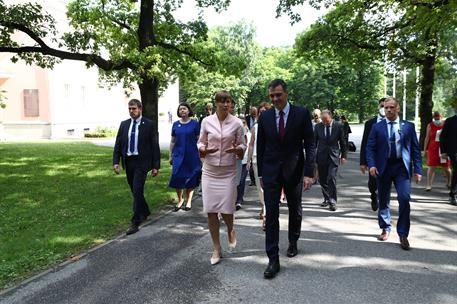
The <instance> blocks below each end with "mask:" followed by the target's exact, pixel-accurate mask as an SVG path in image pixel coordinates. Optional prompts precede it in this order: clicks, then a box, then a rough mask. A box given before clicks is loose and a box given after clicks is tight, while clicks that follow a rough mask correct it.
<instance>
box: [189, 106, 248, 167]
mask: <svg viewBox="0 0 457 304" xmlns="http://www.w3.org/2000/svg"><path fill="white" fill-rule="evenodd" d="M233 143H235V145H236V146H237V147H241V148H242V149H243V151H246V144H245V143H244V140H243V124H242V122H241V120H239V119H238V118H236V117H235V116H233V115H231V114H228V115H227V117H226V118H225V120H224V121H223V122H220V121H219V118H218V117H217V114H213V115H210V116H207V117H205V118H204V119H203V120H202V125H201V129H200V138H199V139H198V143H197V146H198V148H199V149H200V147H204V146H208V148H209V149H211V148H218V149H219V150H218V151H217V152H215V153H211V154H207V155H206V156H205V162H206V163H207V164H209V165H212V166H233V165H235V164H236V155H235V154H234V153H227V152H225V150H227V149H230V148H232V146H233Z"/></svg>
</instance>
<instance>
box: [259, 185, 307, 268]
mask: <svg viewBox="0 0 457 304" xmlns="http://www.w3.org/2000/svg"><path fill="white" fill-rule="evenodd" d="M283 187H284V192H285V194H286V199H287V207H288V208H289V243H296V242H297V241H298V239H299V238H300V231H301V220H302V204H301V197H302V191H303V181H302V180H301V181H300V182H299V183H298V184H294V185H291V184H290V183H286V182H285V181H284V180H282V178H281V179H280V180H279V181H277V182H274V183H268V184H264V188H263V191H264V197H265V208H266V222H265V228H266V229H265V250H266V252H267V255H268V258H269V260H270V261H278V260H279V245H278V244H279V204H280V202H279V200H280V196H281V189H282V188H283Z"/></svg>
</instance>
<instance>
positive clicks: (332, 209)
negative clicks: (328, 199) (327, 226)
mask: <svg viewBox="0 0 457 304" xmlns="http://www.w3.org/2000/svg"><path fill="white" fill-rule="evenodd" d="M328 209H330V211H336V204H335V203H330V204H329V206H328Z"/></svg>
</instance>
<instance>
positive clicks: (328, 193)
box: [317, 161, 338, 204]
mask: <svg viewBox="0 0 457 304" xmlns="http://www.w3.org/2000/svg"><path fill="white" fill-rule="evenodd" d="M317 171H318V172H319V184H320V185H321V189H322V195H323V196H324V200H325V201H326V202H331V203H333V204H336V201H337V195H336V173H337V172H338V166H337V165H335V163H334V162H332V161H330V162H328V163H318V164H317Z"/></svg>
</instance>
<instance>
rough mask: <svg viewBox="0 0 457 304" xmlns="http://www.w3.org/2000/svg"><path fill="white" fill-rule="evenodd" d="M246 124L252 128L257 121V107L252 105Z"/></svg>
mask: <svg viewBox="0 0 457 304" xmlns="http://www.w3.org/2000/svg"><path fill="white" fill-rule="evenodd" d="M245 119H246V125H247V126H248V129H249V130H250V129H251V128H252V127H253V126H254V124H256V123H257V108H256V107H251V109H250V111H249V115H246V117H245Z"/></svg>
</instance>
